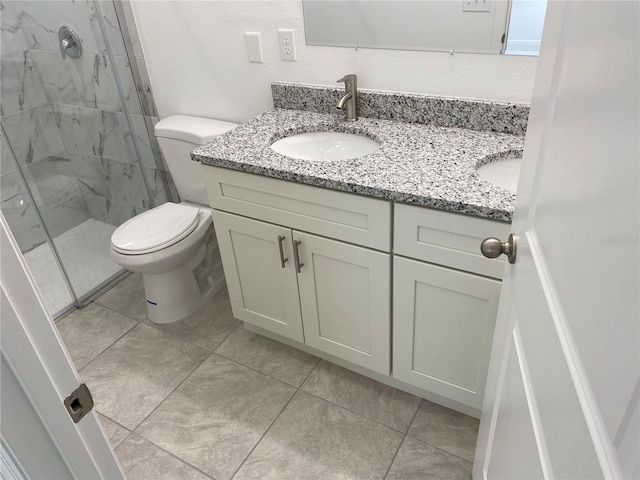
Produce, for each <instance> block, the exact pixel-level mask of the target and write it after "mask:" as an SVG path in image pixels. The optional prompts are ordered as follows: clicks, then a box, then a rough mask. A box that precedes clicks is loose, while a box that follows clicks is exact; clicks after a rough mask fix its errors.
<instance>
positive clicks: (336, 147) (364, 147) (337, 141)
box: [271, 132, 380, 162]
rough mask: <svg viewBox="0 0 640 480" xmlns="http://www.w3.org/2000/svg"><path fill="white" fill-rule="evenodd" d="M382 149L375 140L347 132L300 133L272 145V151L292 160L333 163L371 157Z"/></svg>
mask: <svg viewBox="0 0 640 480" xmlns="http://www.w3.org/2000/svg"><path fill="white" fill-rule="evenodd" d="M379 148H380V144H379V143H378V142H376V141H375V140H372V139H371V138H369V137H365V136H363V135H357V134H354V133H345V132H311V133H298V134H296V135H291V136H289V137H284V138H282V139H280V140H278V141H277V142H274V143H273V144H272V145H271V150H273V151H275V152H277V153H279V154H281V155H284V156H286V157H290V158H297V159H300V160H309V161H312V162H333V161H336V160H349V159H351V158H358V157H362V156H364V155H369V154H370V153H373V152H375V151H376V150H378V149H379Z"/></svg>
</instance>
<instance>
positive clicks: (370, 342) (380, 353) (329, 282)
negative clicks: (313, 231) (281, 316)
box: [293, 231, 391, 375]
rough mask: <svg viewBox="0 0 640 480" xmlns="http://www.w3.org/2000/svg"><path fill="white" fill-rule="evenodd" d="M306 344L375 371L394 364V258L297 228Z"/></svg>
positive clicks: (381, 371)
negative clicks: (392, 264)
mask: <svg viewBox="0 0 640 480" xmlns="http://www.w3.org/2000/svg"><path fill="white" fill-rule="evenodd" d="M293 237H294V241H295V240H297V241H300V242H302V243H300V244H299V245H298V250H299V255H300V262H301V263H303V266H302V267H301V269H300V273H299V274H298V285H299V288H300V304H301V306H302V316H303V318H304V336H305V341H306V343H307V345H310V346H312V347H314V348H317V349H318V350H322V351H323V352H327V353H329V354H331V355H335V356H337V357H340V358H342V359H345V360H348V361H350V362H353V363H355V364H358V365H362V366H363V367H367V368H369V369H371V370H375V371H376V372H380V373H383V374H385V375H388V374H389V368H390V348H391V345H390V343H391V339H390V321H391V319H390V315H391V312H390V295H391V292H390V273H391V272H390V270H391V266H390V256H389V255H388V254H384V253H380V252H374V251H372V250H368V249H366V248H362V247H356V246H354V245H348V244H346V243H342V242H336V241H333V240H328V239H325V238H320V237H316V236H315V235H308V234H304V233H300V232H297V231H294V232H293Z"/></svg>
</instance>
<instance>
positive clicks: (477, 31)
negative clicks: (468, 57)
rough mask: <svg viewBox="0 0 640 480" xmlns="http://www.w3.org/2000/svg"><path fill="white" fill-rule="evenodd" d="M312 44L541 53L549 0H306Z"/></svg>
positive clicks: (308, 36) (306, 22)
mask: <svg viewBox="0 0 640 480" xmlns="http://www.w3.org/2000/svg"><path fill="white" fill-rule="evenodd" d="M302 6H303V12H304V25H305V38H306V43H307V45H323V46H334V47H353V48H382V49H394V50H430V51H446V52H449V51H454V52H466V53H495V54H499V53H506V54H514V55H537V54H538V50H539V47H540V37H541V35H542V24H543V23H544V13H545V10H546V0H302Z"/></svg>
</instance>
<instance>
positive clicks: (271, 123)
mask: <svg viewBox="0 0 640 480" xmlns="http://www.w3.org/2000/svg"><path fill="white" fill-rule="evenodd" d="M326 130H333V131H340V132H351V133H357V134H361V135H365V136H367V137H370V138H372V139H374V140H376V141H378V142H379V143H380V144H381V148H380V149H379V150H378V151H377V152H375V153H372V154H370V155H366V156H364V157H359V158H355V159H351V160H341V161H334V162H312V161H306V160H297V159H293V158H289V157H285V156H283V155H280V154H278V153H276V152H274V151H273V150H271V149H270V148H269V146H270V145H271V144H272V143H273V142H275V141H276V140H278V139H280V138H283V137H285V136H289V135H293V134H296V133H302V132H313V131H326ZM523 145H524V137H523V136H517V135H511V134H505V133H495V132H487V131H474V130H470V129H466V128H449V127H437V126H432V125H422V124H415V123H404V122H398V121H392V120H377V119H372V118H362V117H361V118H360V119H359V120H358V121H357V122H347V121H345V120H344V114H343V113H342V112H338V113H336V114H324V113H315V112H309V111H301V110H289V109H274V110H271V111H268V112H266V113H263V114H261V115H259V116H258V117H256V118H254V119H253V120H251V121H249V122H247V123H245V124H243V125H240V126H239V127H237V128H235V129H234V130H232V131H230V132H228V133H226V134H224V135H222V136H221V137H219V138H217V139H216V140H214V141H212V142H210V143H208V144H206V145H202V146H200V147H197V148H196V149H195V150H194V151H193V152H192V154H191V155H192V158H193V159H194V160H196V161H199V162H201V163H203V164H205V165H213V166H217V167H223V168H229V169H233V170H239V171H243V172H249V173H255V174H259V175H264V176H268V177H273V178H279V179H283V180H290V181H295V182H299V183H305V184H309V185H314V186H319V187H325V188H330V189H333V190H340V191H345V192H353V193H358V194H361V195H366V196H370V197H376V198H383V199H388V200H394V201H397V202H402V203H407V204H414V205H421V206H425V207H431V208H436V209H439V210H446V211H451V212H457V213H462V214H466V215H472V216H477V217H484V218H490V219H494V220H499V221H504V222H510V221H511V215H512V213H513V208H514V203H515V197H516V196H515V194H513V193H510V192H508V191H506V190H503V189H501V188H499V187H496V186H494V185H492V184H490V183H488V182H485V181H483V180H481V179H480V178H479V177H478V174H477V173H476V166H477V165H479V164H482V163H487V162H489V161H493V160H497V159H499V158H503V157H507V156H512V155H513V154H514V152H521V151H522V148H523Z"/></svg>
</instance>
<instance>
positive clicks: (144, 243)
mask: <svg viewBox="0 0 640 480" xmlns="http://www.w3.org/2000/svg"><path fill="white" fill-rule="evenodd" d="M199 213H200V210H199V209H198V208H196V207H190V206H187V205H178V204H176V203H171V202H169V203H165V204H163V205H160V206H159V207H156V208H154V209H152V210H149V211H147V212H144V213H142V214H140V215H137V216H135V217H133V218H132V219H130V220H127V221H126V222H125V223H123V224H122V225H120V226H119V227H118V228H117V229H116V231H115V232H113V235H112V236H111V245H112V247H113V249H114V250H115V251H117V252H120V253H124V254H129V255H133V254H142V253H150V252H155V251H157V250H161V249H163V248H167V247H169V246H171V245H173V244H174V243H177V242H179V241H180V240H182V239H183V238H185V237H186V236H187V235H189V234H190V233H191V232H193V230H195V228H196V226H197V225H198V219H199Z"/></svg>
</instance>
